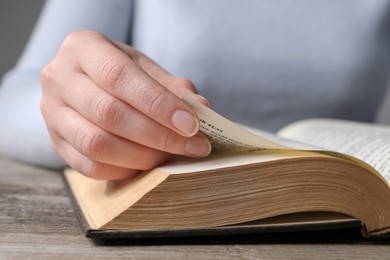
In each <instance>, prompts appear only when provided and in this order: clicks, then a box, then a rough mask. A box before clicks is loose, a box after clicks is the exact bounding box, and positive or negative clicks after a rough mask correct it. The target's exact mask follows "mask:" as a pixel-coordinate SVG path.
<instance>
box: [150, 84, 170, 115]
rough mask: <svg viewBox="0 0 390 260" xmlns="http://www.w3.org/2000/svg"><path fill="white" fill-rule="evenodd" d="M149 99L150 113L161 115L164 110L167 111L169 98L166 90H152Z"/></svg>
mask: <svg viewBox="0 0 390 260" xmlns="http://www.w3.org/2000/svg"><path fill="white" fill-rule="evenodd" d="M147 100H148V101H149V102H148V103H149V105H148V107H149V115H150V116H151V117H156V118H157V117H160V116H161V113H162V112H167V105H168V103H167V100H168V97H167V95H166V92H165V91H164V90H163V89H161V90H159V91H153V92H150V93H149V95H148V97H147Z"/></svg>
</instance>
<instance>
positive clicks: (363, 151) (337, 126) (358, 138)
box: [278, 119, 390, 182]
mask: <svg viewBox="0 0 390 260" xmlns="http://www.w3.org/2000/svg"><path fill="white" fill-rule="evenodd" d="M278 134H279V135H280V136H282V137H285V138H290V139H294V140H297V141H301V142H305V143H308V144H311V145H315V146H319V147H322V148H324V149H326V150H331V151H336V152H341V153H345V154H349V155H352V156H354V157H356V158H359V159H361V160H363V161H365V162H366V163H368V164H369V165H371V166H372V167H373V168H375V169H376V170H377V171H378V172H379V173H380V174H381V175H382V176H383V177H384V178H385V179H386V180H387V181H388V182H389V181H390V126H385V125H375V124H370V123H359V122H352V121H344V120H334V119H312V120H304V121H300V122H297V123H293V124H291V125H289V126H287V127H285V128H283V129H281V130H280V131H279V132H278Z"/></svg>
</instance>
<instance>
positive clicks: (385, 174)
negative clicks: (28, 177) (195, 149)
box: [65, 96, 390, 238]
mask: <svg viewBox="0 0 390 260" xmlns="http://www.w3.org/2000/svg"><path fill="white" fill-rule="evenodd" d="M184 100H185V101H186V102H187V103H188V104H189V105H190V106H191V107H192V108H193V109H194V111H195V112H196V113H197V115H198V117H199V121H200V130H201V131H202V132H203V133H204V134H206V135H207V136H208V137H209V138H210V140H211V143H212V144H213V147H214V152H213V153H212V154H211V155H209V156H208V157H207V158H203V159H193V158H184V157H177V158H176V159H175V160H173V161H170V162H167V163H166V164H164V165H162V166H161V167H158V168H156V169H153V170H151V171H149V172H142V173H141V174H139V175H137V176H136V177H134V178H131V179H128V180H124V181H120V182H113V181H96V180H92V179H89V178H87V177H84V176H83V175H81V174H79V173H77V172H75V171H74V170H72V169H66V171H65V178H66V180H67V183H68V186H69V187H70V191H71V194H72V197H73V199H74V202H75V205H76V208H77V209H78V210H77V213H78V215H79V219H80V220H81V223H82V225H83V227H84V230H85V231H86V234H87V236H89V237H103V238H104V237H106V238H110V237H116V236H115V234H119V237H135V238H136V237H148V236H151V237H153V236H181V235H188V234H189V235H191V234H197V235H205V234H223V233H224V232H226V233H230V234H231V233H234V232H244V233H245V232H250V233H253V232H256V231H258V232H268V231H272V230H275V229H278V230H283V229H286V230H301V229H302V230H305V229H327V228H339V227H343V226H348V225H350V226H351V225H352V226H354V225H355V226H356V225H361V226H362V227H363V232H362V233H363V235H364V236H366V237H381V236H386V235H388V233H390V204H389V202H390V188H389V180H390V127H387V126H380V125H370V124H365V123H357V122H348V121H340V120H330V119H312V120H305V121H300V122H296V123H293V124H291V125H289V126H286V127H285V128H283V129H282V130H280V131H279V132H278V133H277V134H271V133H267V132H263V131H260V130H253V129H248V128H245V127H241V126H238V125H236V124H234V123H232V122H230V121H228V120H227V119H225V118H223V117H222V116H220V115H218V114H217V113H215V112H214V111H212V110H211V109H209V108H207V107H205V106H203V105H201V104H200V103H198V102H197V101H195V100H194V99H192V98H190V97H189V96H186V97H185V98H184ZM183 230H184V231H183Z"/></svg>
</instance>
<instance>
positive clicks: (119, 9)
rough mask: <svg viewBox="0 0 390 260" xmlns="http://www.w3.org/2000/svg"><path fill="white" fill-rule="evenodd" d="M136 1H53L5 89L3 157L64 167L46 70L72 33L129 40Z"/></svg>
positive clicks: (0, 110) (1, 93)
mask: <svg viewBox="0 0 390 260" xmlns="http://www.w3.org/2000/svg"><path fill="white" fill-rule="evenodd" d="M131 5H132V2H131V1H126V0H113V1H96V0H83V1H77V0H55V1H48V2H47V3H46V5H45V7H44V9H43V12H42V14H41V16H40V19H39V21H38V23H37V26H36V28H35V30H34V32H33V34H32V36H31V39H30V41H29V43H28V44H27V47H26V48H25V51H24V53H23V54H22V56H21V58H20V59H19V62H18V64H17V66H16V67H15V68H14V69H13V70H12V71H11V72H9V73H8V74H7V76H6V77H5V78H4V79H3V80H2V84H1V86H0V122H1V127H0V153H1V154H5V155H6V156H10V157H13V158H16V159H19V160H22V161H25V162H28V163H32V164H36V165H40V166H46V167H56V168H58V167H63V166H65V163H64V161H63V160H62V159H60V158H59V156H57V155H56V153H55V152H54V151H53V149H52V147H51V144H50V139H49V135H48V132H47V129H46V126H45V124H44V121H43V118H42V115H41V111H40V105H39V104H40V100H41V94H42V91H41V83H40V80H39V79H40V73H41V70H42V68H43V67H44V66H45V65H46V64H47V63H48V62H50V61H51V60H52V59H53V58H54V57H55V55H56V53H57V51H58V49H59V47H60V45H61V43H62V41H63V40H64V38H65V37H66V35H68V34H69V33H70V32H72V31H77V30H85V29H88V30H95V31H99V32H101V33H103V34H105V35H107V36H108V37H110V38H111V39H116V40H119V41H126V40H127V38H128V33H129V31H130V30H129V26H130V19H131V17H130V14H131V7H132V6H131Z"/></svg>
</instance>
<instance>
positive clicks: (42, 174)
mask: <svg viewBox="0 0 390 260" xmlns="http://www.w3.org/2000/svg"><path fill="white" fill-rule="evenodd" d="M0 209H1V213H0V259H9V258H17V259H31V258H33V259H80V258H82V259H85V258H87V259H88V258H110V259H112V258H134V259H151V258H152V259H186V260H188V259H213V260H215V259H286V258H287V259H317V258H322V259H390V246H389V245H390V241H384V242H383V241H382V242H375V243H373V242H368V241H364V240H363V241H362V240H345V241H343V242H342V243H332V242H326V243H324V242H315V241H313V240H311V238H309V237H306V238H304V239H303V240H300V239H298V240H297V239H292V240H291V239H290V240H287V241H284V240H280V238H281V237H280V236H279V240H278V239H277V240H275V239H273V240H272V239H271V240H270V239H267V238H265V239H264V237H263V238H262V239H259V240H253V239H252V240H248V239H246V238H245V237H241V238H240V237H238V238H234V239H233V240H231V241H230V240H228V239H226V238H225V239H215V240H213V239H211V240H210V239H205V240H201V239H200V240H195V241H194V240H185V239H184V240H180V241H177V240H176V241H174V242H172V241H171V242H169V241H166V240H163V241H161V240H160V241H158V242H156V241H154V242H153V241H150V242H148V241H146V242H145V241H144V242H142V243H134V241H133V242H131V241H130V242H129V241H122V242H121V243H119V244H112V243H111V244H108V245H107V244H102V243H101V242H100V241H93V240H90V239H87V238H85V237H84V235H83V234H82V232H81V230H80V228H79V224H78V222H77V219H76V217H75V215H74V212H73V210H72V208H71V205H70V202H69V199H68V196H67V193H66V190H65V188H64V184H63V181H62V178H61V173H60V172H56V171H50V170H45V169H41V168H37V167H33V166H28V165H25V164H22V163H19V162H16V161H13V160H11V159H7V158H4V157H0ZM282 239H283V238H282ZM297 241H298V242H297ZM339 242H340V241H339Z"/></svg>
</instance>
